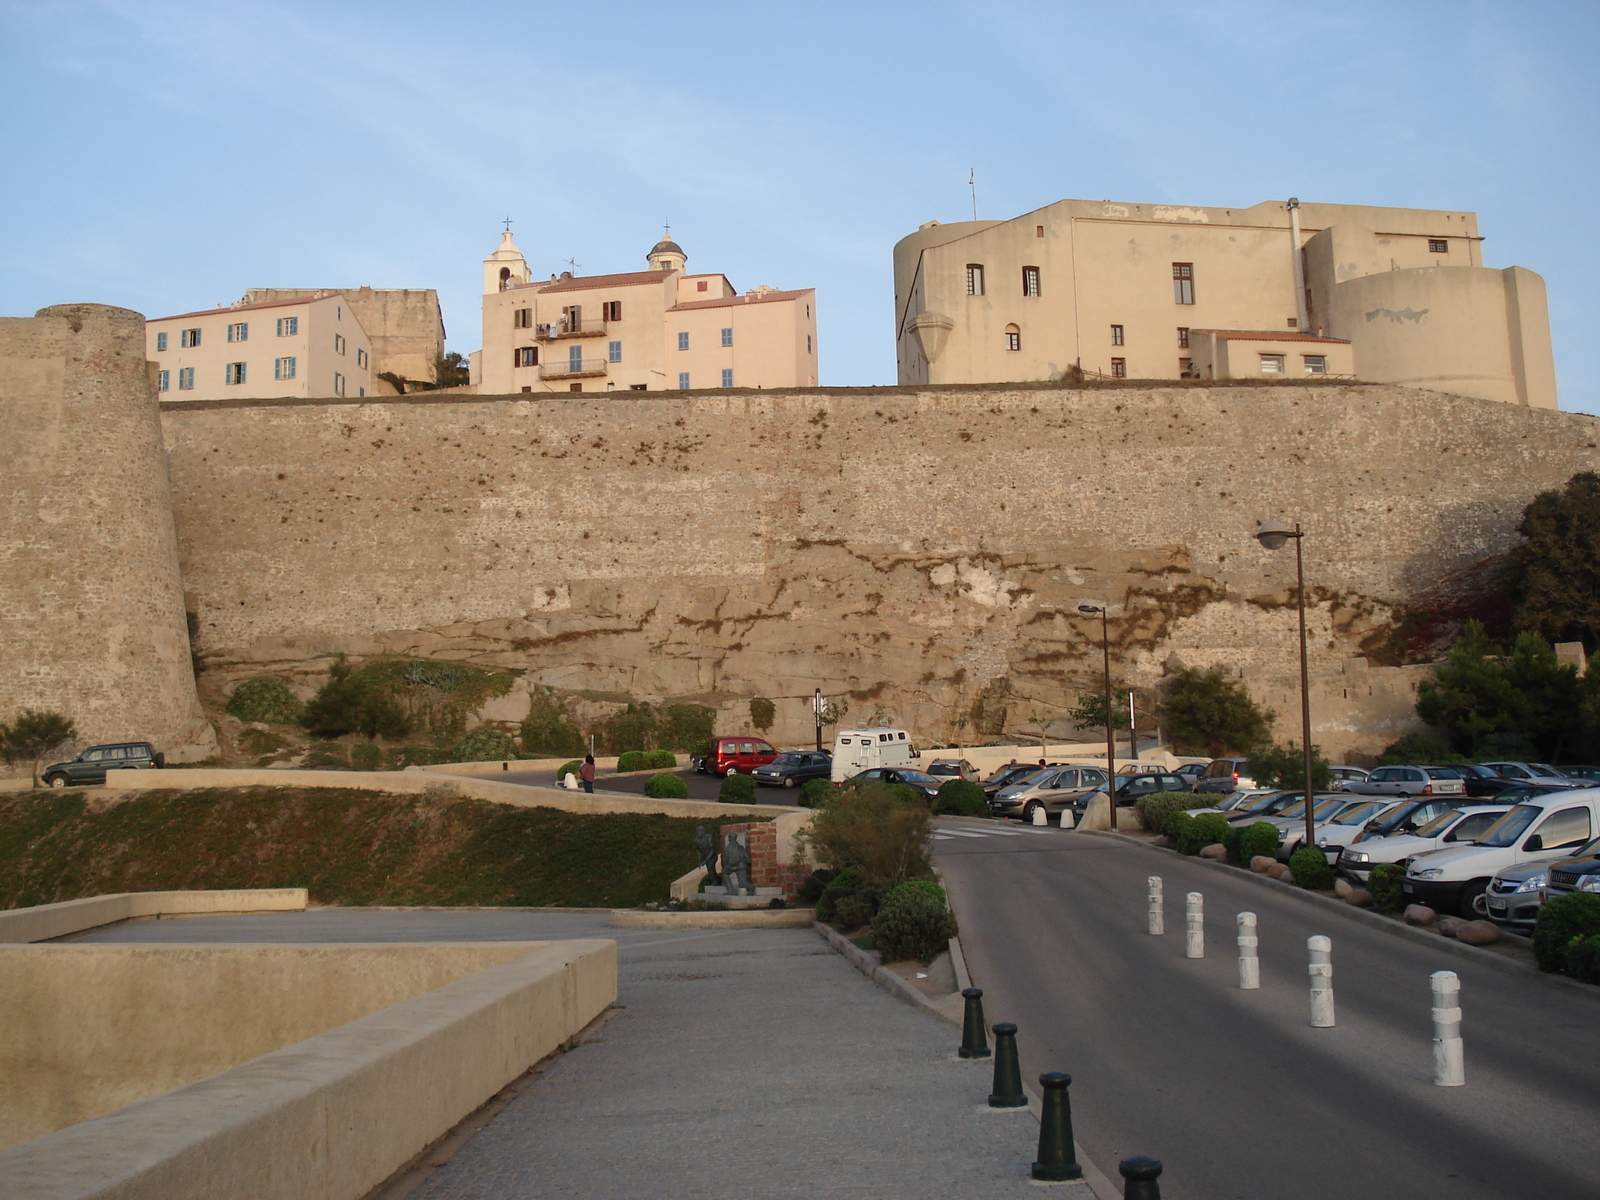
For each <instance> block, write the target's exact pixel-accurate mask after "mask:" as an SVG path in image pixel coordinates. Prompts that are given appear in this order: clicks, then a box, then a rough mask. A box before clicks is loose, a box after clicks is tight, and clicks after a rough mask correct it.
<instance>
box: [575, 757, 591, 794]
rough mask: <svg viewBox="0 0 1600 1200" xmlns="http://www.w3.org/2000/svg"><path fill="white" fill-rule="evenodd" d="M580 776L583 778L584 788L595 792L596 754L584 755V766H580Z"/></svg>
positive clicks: (589, 791)
mask: <svg viewBox="0 0 1600 1200" xmlns="http://www.w3.org/2000/svg"><path fill="white" fill-rule="evenodd" d="M578 778H579V779H581V780H583V790H584V791H586V792H588V793H589V794H590V795H593V794H594V755H592V754H585V755H584V756H583V766H581V767H579V768H578Z"/></svg>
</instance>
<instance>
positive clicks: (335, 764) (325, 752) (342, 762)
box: [302, 742, 350, 771]
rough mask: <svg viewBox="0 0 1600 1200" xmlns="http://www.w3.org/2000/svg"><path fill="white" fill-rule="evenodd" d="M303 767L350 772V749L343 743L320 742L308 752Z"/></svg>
mask: <svg viewBox="0 0 1600 1200" xmlns="http://www.w3.org/2000/svg"><path fill="white" fill-rule="evenodd" d="M302 765H303V766H305V767H306V768H308V769H314V770H325V771H326V770H333V771H348V770H349V769H350V747H349V746H347V745H345V744H344V743H343V742H320V743H318V744H317V745H315V746H312V747H311V749H309V750H307V751H306V760H305V762H304V763H303V764H302Z"/></svg>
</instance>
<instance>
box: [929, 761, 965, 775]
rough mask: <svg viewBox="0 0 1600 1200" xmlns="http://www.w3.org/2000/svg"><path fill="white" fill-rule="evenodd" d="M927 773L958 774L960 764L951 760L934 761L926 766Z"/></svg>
mask: <svg viewBox="0 0 1600 1200" xmlns="http://www.w3.org/2000/svg"><path fill="white" fill-rule="evenodd" d="M928 774H929V775H959V774H961V766H960V764H959V763H953V762H936V763H934V764H932V765H931V766H930V767H929V768H928Z"/></svg>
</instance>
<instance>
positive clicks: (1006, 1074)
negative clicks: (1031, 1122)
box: [989, 1021, 1028, 1108]
mask: <svg viewBox="0 0 1600 1200" xmlns="http://www.w3.org/2000/svg"><path fill="white" fill-rule="evenodd" d="M989 1107H990V1108H1027V1107H1028V1098H1027V1097H1026V1096H1025V1095H1023V1094H1022V1068H1021V1067H1019V1066H1017V1027H1016V1026H1015V1025H1012V1024H1010V1023H1009V1022H1006V1021H1002V1022H1000V1024H998V1025H996V1026H995V1027H994V1091H992V1092H990V1093H989Z"/></svg>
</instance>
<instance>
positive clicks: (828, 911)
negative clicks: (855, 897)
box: [812, 869, 861, 921]
mask: <svg viewBox="0 0 1600 1200" xmlns="http://www.w3.org/2000/svg"><path fill="white" fill-rule="evenodd" d="M821 875H822V872H821V871H818V872H816V873H814V874H813V875H812V878H813V879H818V880H820V881H821V882H822V890H821V892H820V893H818V896H817V920H819V921H832V920H833V919H834V915H835V914H834V909H835V908H836V907H837V906H838V903H839V901H840V900H842V899H843V898H844V897H846V896H849V895H851V894H853V893H854V892H855V891H856V890H857V889H858V888H860V887H861V874H860V872H858V871H852V870H849V869H846V870H843V871H833V872H830V877H829V878H828V879H826V880H821Z"/></svg>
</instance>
